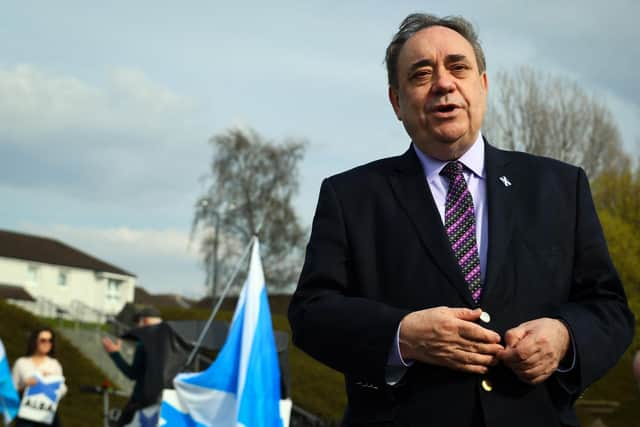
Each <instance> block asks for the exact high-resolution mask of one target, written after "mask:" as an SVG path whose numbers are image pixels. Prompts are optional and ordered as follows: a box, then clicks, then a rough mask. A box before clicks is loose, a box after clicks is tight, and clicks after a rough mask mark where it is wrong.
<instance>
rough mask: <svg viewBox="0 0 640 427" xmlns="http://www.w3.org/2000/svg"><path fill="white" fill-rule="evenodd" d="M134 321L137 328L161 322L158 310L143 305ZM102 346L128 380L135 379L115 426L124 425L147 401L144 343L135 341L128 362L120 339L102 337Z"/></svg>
mask: <svg viewBox="0 0 640 427" xmlns="http://www.w3.org/2000/svg"><path fill="white" fill-rule="evenodd" d="M134 320H135V322H136V324H137V326H138V327H139V328H142V327H147V326H153V325H159V324H160V323H162V317H161V315H160V312H159V311H158V310H157V309H155V308H153V307H145V308H143V309H141V310H140V311H139V312H138V313H136V316H135V319H134ZM102 346H103V347H104V349H105V351H106V352H107V353H109V356H110V357H111V360H113V363H115V365H116V366H117V367H118V369H119V370H120V371H121V372H122V373H123V374H124V375H125V376H126V377H127V378H129V379H130V380H132V381H135V384H134V386H133V392H132V393H131V396H130V397H129V401H128V402H127V404H126V405H125V407H124V409H123V410H122V413H121V415H120V417H119V418H118V421H117V422H116V426H124V425H127V424H128V423H130V422H131V420H132V419H133V417H134V415H135V413H136V411H138V410H140V409H142V408H143V407H145V406H147V403H148V402H145V400H146V399H144V398H143V395H144V388H145V384H144V383H145V381H144V378H145V374H146V373H147V369H146V368H147V362H146V359H147V355H146V352H145V348H144V344H143V342H142V341H138V342H137V343H136V348H135V352H134V354H133V360H132V362H131V364H129V363H128V362H127V361H126V360H125V359H124V357H122V354H121V350H122V341H121V340H120V339H118V340H116V341H115V342H114V341H112V340H111V339H110V338H108V337H104V338H102Z"/></svg>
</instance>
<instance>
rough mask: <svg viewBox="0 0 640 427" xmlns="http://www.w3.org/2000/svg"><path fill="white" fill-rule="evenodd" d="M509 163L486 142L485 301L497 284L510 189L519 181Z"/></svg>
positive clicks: (508, 229)
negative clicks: (487, 223) (513, 178)
mask: <svg viewBox="0 0 640 427" xmlns="http://www.w3.org/2000/svg"><path fill="white" fill-rule="evenodd" d="M508 163H509V160H508V158H507V156H506V153H505V152H504V151H501V150H498V149H497V148H495V147H492V146H491V145H489V144H488V143H485V170H486V176H487V182H486V184H487V206H488V215H489V218H488V220H489V221H488V222H489V230H488V236H489V237H488V238H489V248H488V251H487V252H488V253H487V271H486V275H485V283H484V286H485V289H484V293H483V296H482V299H483V300H484V301H489V300H490V296H491V294H492V293H494V292H495V290H496V287H497V286H499V284H498V282H497V281H496V280H497V278H498V273H499V272H500V270H501V268H502V265H503V264H504V261H505V259H506V258H507V249H508V247H509V243H510V241H511V238H512V226H513V220H512V212H513V202H512V199H513V197H512V193H513V192H514V191H516V190H517V188H518V187H517V186H518V183H517V182H512V174H510V173H509V170H508V168H507V165H508Z"/></svg>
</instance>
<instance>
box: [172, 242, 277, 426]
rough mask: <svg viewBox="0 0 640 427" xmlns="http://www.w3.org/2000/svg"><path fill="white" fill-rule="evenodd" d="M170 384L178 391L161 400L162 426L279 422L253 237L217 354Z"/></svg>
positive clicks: (273, 360)
mask: <svg viewBox="0 0 640 427" xmlns="http://www.w3.org/2000/svg"><path fill="white" fill-rule="evenodd" d="M173 384H174V387H175V394H176V395H175V396H173V397H172V398H166V399H165V400H163V402H162V408H161V412H160V426H163V427H164V426H166V427H214V426H215V427H237V426H244V427H262V426H265V427H282V425H283V421H282V419H281V415H280V368H279V365H278V354H277V351H276V343H275V339H274V336H273V326H272V324H271V314H270V312H269V302H268V299H267V289H266V286H265V280H264V273H263V271H262V264H261V262H260V246H259V243H258V240H257V239H256V240H254V244H253V248H252V253H251V264H250V267H249V275H248V277H247V280H246V282H245V283H244V286H243V288H242V291H241V293H240V297H239V298H238V305H237V306H236V310H235V313H234V315H233V320H232V322H231V326H230V328H229V334H228V336H227V340H226V342H225V344H224V346H223V347H222V349H221V350H220V353H219V354H218V357H217V358H216V360H215V361H214V362H213V363H212V364H211V366H209V368H208V369H207V370H205V371H203V372H198V373H188V374H179V375H178V376H177V377H176V378H175V379H174V381H173ZM165 395H166V393H165Z"/></svg>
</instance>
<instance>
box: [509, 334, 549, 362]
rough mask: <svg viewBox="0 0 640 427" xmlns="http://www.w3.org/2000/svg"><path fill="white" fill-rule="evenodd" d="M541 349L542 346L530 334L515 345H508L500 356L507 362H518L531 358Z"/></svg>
mask: <svg viewBox="0 0 640 427" xmlns="http://www.w3.org/2000/svg"><path fill="white" fill-rule="evenodd" d="M539 351H540V346H539V345H538V344H537V343H536V340H535V339H534V338H531V336H530V335H528V336H526V337H525V338H523V339H522V340H521V341H519V342H518V343H517V345H515V346H513V347H509V346H507V348H506V350H505V351H504V353H503V354H502V355H501V356H500V358H501V360H503V361H504V362H505V363H510V364H517V363H520V362H523V361H525V360H527V359H529V358H530V357H531V356H533V355H534V354H536V353H538V352H539Z"/></svg>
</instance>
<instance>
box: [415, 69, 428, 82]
mask: <svg viewBox="0 0 640 427" xmlns="http://www.w3.org/2000/svg"><path fill="white" fill-rule="evenodd" d="M430 77H431V70H430V69H427V68H424V69H420V70H417V71H416V72H415V73H413V75H412V76H411V78H412V79H413V80H426V79H429V78H430Z"/></svg>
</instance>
